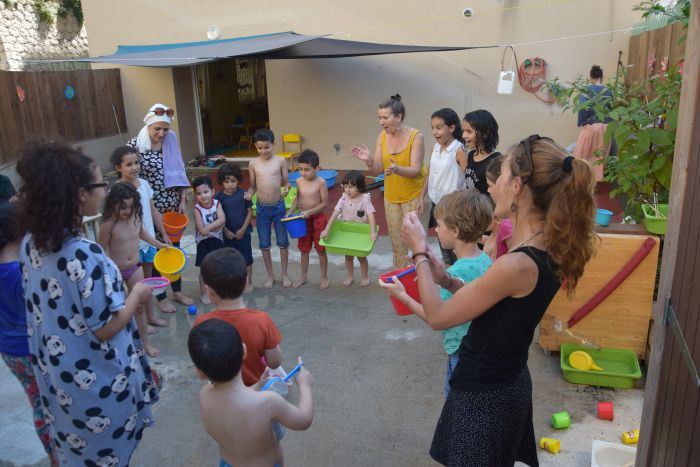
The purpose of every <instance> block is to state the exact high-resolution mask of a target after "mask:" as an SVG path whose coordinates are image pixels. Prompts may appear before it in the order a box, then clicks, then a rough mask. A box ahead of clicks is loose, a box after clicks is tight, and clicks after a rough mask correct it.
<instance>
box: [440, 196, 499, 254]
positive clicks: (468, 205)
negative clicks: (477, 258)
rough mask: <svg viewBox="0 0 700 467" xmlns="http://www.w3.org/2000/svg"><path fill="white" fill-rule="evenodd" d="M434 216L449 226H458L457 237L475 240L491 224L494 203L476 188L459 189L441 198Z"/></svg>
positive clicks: (469, 240) (464, 240)
mask: <svg viewBox="0 0 700 467" xmlns="http://www.w3.org/2000/svg"><path fill="white" fill-rule="evenodd" d="M434 216H435V218H436V219H440V222H444V223H445V225H447V227H449V228H451V229H454V228H456V229H457V231H458V234H457V238H459V239H460V240H462V241H463V242H475V241H477V240H479V239H480V238H481V236H482V235H483V233H484V232H486V230H488V228H489V225H491V220H492V219H493V205H492V204H491V201H490V200H489V198H488V197H487V196H486V195H482V194H481V193H480V192H479V190H477V189H476V188H470V189H468V190H459V191H454V192H452V193H450V194H447V195H445V196H443V197H442V198H441V199H440V202H439V203H438V204H437V206H435V212H434Z"/></svg>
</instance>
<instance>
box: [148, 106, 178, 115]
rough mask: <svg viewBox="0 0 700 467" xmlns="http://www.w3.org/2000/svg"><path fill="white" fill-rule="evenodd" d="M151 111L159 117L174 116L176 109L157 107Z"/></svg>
mask: <svg viewBox="0 0 700 467" xmlns="http://www.w3.org/2000/svg"><path fill="white" fill-rule="evenodd" d="M151 112H153V113H154V114H156V115H158V116H159V117H162V116H163V115H167V116H168V117H172V116H173V115H175V111H174V110H173V109H164V108H163V107H156V108H155V109H153V110H151Z"/></svg>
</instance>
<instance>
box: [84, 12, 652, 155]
mask: <svg viewBox="0 0 700 467" xmlns="http://www.w3.org/2000/svg"><path fill="white" fill-rule="evenodd" d="M636 3H638V0H572V1H568V2H566V1H551V2H548V1H542V2H537V1H534V0H532V1H527V2H525V1H517V0H503V1H496V0H468V1H463V0H460V1H457V0H442V1H440V2H430V3H428V2H426V1H425V0H405V1H403V2H376V1H374V0H356V1H354V2H346V1H340V0H306V1H304V2H301V1H297V2H280V1H279V0H256V1H252V0H245V1H236V2H231V1H226V0H207V1H204V0H200V1H193V0H174V1H171V2H167V3H163V2H142V1H137V0H123V1H121V2H117V3H115V2H102V1H99V0H83V9H84V11H85V17H86V24H87V28H88V34H89V38H90V54H91V55H98V54H99V55H101V54H107V53H112V52H113V51H114V49H115V48H116V46H117V45H118V44H148V43H164V42H186V41H194V40H204V39H205V33H206V30H207V28H208V26H209V25H210V24H216V25H218V26H219V27H220V28H221V31H222V37H223V38H228V37H237V36H246V35H253V34H263V33H271V32H278V31H288V30H293V31H295V32H299V33H302V34H333V36H331V37H332V38H336V39H347V40H358V41H371V42H387V43H399V44H422V45H426V44H429V45H474V46H478V45H494V44H506V43H515V44H521V43H524V42H532V41H541V40H546V39H551V38H560V37H572V36H579V35H587V34H591V33H596V32H602V31H608V30H610V29H612V30H616V29H624V28H629V27H631V26H632V24H633V23H634V22H635V21H637V20H638V19H639V14H638V13H636V12H633V11H632V6H633V5H635V4H636ZM611 5H612V6H613V9H612V12H611ZM398 6H400V8H398ZM467 6H469V7H471V8H473V9H474V11H475V15H474V17H473V18H471V19H469V20H465V19H463V18H461V12H462V9H463V8H464V7H467ZM135 12H138V14H135ZM154 18H158V20H155V19H154ZM154 24H157V25H158V27H157V28H154ZM628 41H629V36H628V35H627V34H625V33H614V34H612V40H610V35H608V34H604V35H598V36H593V37H585V38H575V39H570V40H564V41H557V42H545V43H539V44H531V45H520V46H517V47H516V52H517V54H518V58H519V59H521V60H522V59H525V58H526V57H534V56H540V57H542V58H544V59H545V60H547V62H548V63H549V65H550V66H549V68H548V77H554V76H559V77H560V78H562V79H565V80H566V79H572V78H574V77H575V76H576V75H578V74H585V73H587V71H588V69H589V68H590V66H591V65H592V64H593V63H595V64H598V65H601V66H602V67H603V69H604V70H605V71H606V73H607V74H608V75H612V74H613V73H614V70H615V65H616V62H617V53H618V50H622V51H623V53H624V54H626V52H627V45H628ZM501 53H502V49H501V48H497V49H482V50H467V51H459V52H444V53H426V54H407V55H388V56H380V57H358V58H345V59H320V60H278V61H268V62H267V77H268V78H267V79H268V96H269V108H270V124H271V127H272V129H273V130H274V131H275V132H276V134H278V135H281V134H282V133H287V132H295V133H296V132H298V133H301V134H302V135H303V136H304V137H305V147H311V148H313V149H315V150H316V151H317V152H319V154H320V155H321V160H322V164H323V165H324V166H325V167H329V168H350V167H359V165H358V164H357V162H356V161H354V160H352V159H351V158H350V156H348V149H349V147H350V146H352V145H353V144H358V143H363V142H364V143H366V144H368V145H369V146H370V147H371V146H373V144H374V142H375V139H376V135H377V132H378V126H377V124H376V107H377V104H378V103H379V102H380V101H381V100H383V99H384V98H386V97H388V96H389V95H390V94H393V93H395V92H399V93H400V94H401V95H402V96H403V98H404V101H405V104H406V106H407V114H408V115H407V123H408V124H409V125H411V126H415V127H417V128H419V129H421V130H422V131H423V132H424V133H425V134H426V142H427V144H426V145H427V146H428V147H429V148H430V147H432V144H433V143H434V141H433V139H432V137H431V136H430V114H431V113H432V112H433V111H434V110H436V109H438V108H440V107H445V106H449V107H452V108H454V109H455V110H456V111H457V112H458V113H459V114H464V112H465V111H469V110H474V109H477V108H485V109H488V110H489V111H491V112H492V113H493V114H494V116H495V117H496V119H497V120H498V122H499V125H500V129H501V131H500V133H501V144H500V145H499V147H500V148H501V149H506V148H507V147H508V146H509V145H510V144H511V143H513V142H515V141H517V140H519V139H520V138H522V137H523V136H525V135H527V134H530V133H540V134H542V135H545V134H546V135H550V136H553V137H555V138H556V139H557V140H558V141H559V142H561V143H562V144H563V145H568V144H569V143H571V142H573V141H574V140H575V137H576V134H577V129H576V120H575V118H574V116H572V115H570V114H563V115H562V113H561V109H560V108H559V107H556V106H548V105H546V104H544V103H542V102H540V101H539V100H538V99H537V98H536V97H534V96H533V95H530V94H528V93H526V92H524V91H523V90H522V89H520V88H519V87H518V86H517V85H516V90H515V92H514V94H513V95H511V96H501V95H498V94H497V93H496V81H497V77H498V72H499V71H500V58H501ZM623 61H625V62H626V59H625V58H624V55H623ZM166 75H167V76H166ZM122 79H123V86H124V98H125V101H126V109H127V119H128V122H129V126H130V131H131V133H135V132H137V131H138V129H139V128H140V125H141V124H140V123H139V122H140V118H141V116H142V114H143V112H144V111H145V109H146V108H147V107H148V105H150V103H151V102H155V101H157V100H158V99H163V100H165V102H164V103H167V104H169V103H171V102H173V99H174V92H173V84H172V77H171V76H170V74H169V71H168V72H165V71H163V70H158V69H146V68H135V67H125V68H124V69H123V74H122ZM168 99H170V100H168ZM334 143H339V144H340V145H341V147H342V149H341V151H340V154H339V155H335V151H334V150H333V144H334Z"/></svg>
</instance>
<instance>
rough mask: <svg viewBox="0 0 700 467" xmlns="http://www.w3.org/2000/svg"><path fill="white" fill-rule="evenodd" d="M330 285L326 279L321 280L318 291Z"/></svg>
mask: <svg viewBox="0 0 700 467" xmlns="http://www.w3.org/2000/svg"><path fill="white" fill-rule="evenodd" d="M330 285H331V284H329V283H328V279H321V285H320V286H319V289H321V290H324V289H327V288H328V287H330Z"/></svg>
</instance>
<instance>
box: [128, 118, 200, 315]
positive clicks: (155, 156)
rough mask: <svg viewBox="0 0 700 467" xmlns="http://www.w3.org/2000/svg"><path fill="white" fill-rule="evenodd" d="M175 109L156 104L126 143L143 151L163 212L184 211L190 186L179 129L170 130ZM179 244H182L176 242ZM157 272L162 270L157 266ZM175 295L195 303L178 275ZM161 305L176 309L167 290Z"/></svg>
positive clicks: (164, 309)
mask: <svg viewBox="0 0 700 467" xmlns="http://www.w3.org/2000/svg"><path fill="white" fill-rule="evenodd" d="M174 115H175V111H174V110H173V109H171V108H170V107H168V106H166V105H163V104H153V105H152V106H151V108H150V109H148V112H147V113H146V116H145V117H143V123H145V125H144V126H143V128H141V131H140V132H139V135H138V136H137V137H136V138H132V139H130V140H129V141H128V142H127V143H126V144H127V145H129V146H131V147H133V148H135V149H136V150H137V151H138V153H139V162H140V163H141V178H143V179H144V180H146V181H147V182H148V184H149V185H150V186H151V188H152V189H153V204H155V206H156V209H158V211H159V212H160V213H161V214H164V213H166V212H168V211H177V212H179V213H184V212H185V210H186V208H187V190H188V189H189V181H188V180H187V175H186V174H185V165H184V163H183V162H182V154H181V153H180V146H179V144H178V142H177V136H175V132H173V131H171V130H170V125H171V124H172V122H173V119H174V118H175V116H174ZM156 238H157V239H158V240H160V241H161V242H162V241H164V239H163V238H162V237H161V235H160V232H156ZM175 246H179V243H176V244H175ZM142 261H143V262H144V263H152V262H153V258H144V259H143V260H142ZM153 275H154V276H158V275H159V272H158V271H157V270H156V269H155V268H154V269H153ZM171 287H172V289H173V298H174V299H175V301H177V302H180V303H182V304H183V305H191V304H192V303H193V301H192V299H191V298H190V297H188V296H187V295H185V294H184V293H182V281H181V280H180V279H178V280H177V281H175V282H173V283H172V284H171ZM156 298H157V299H158V308H160V311H162V312H164V313H174V312H175V306H174V305H173V304H172V303H171V302H170V300H168V296H167V295H166V294H165V292H163V293H162V294H160V295H158V296H157V297H156Z"/></svg>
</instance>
